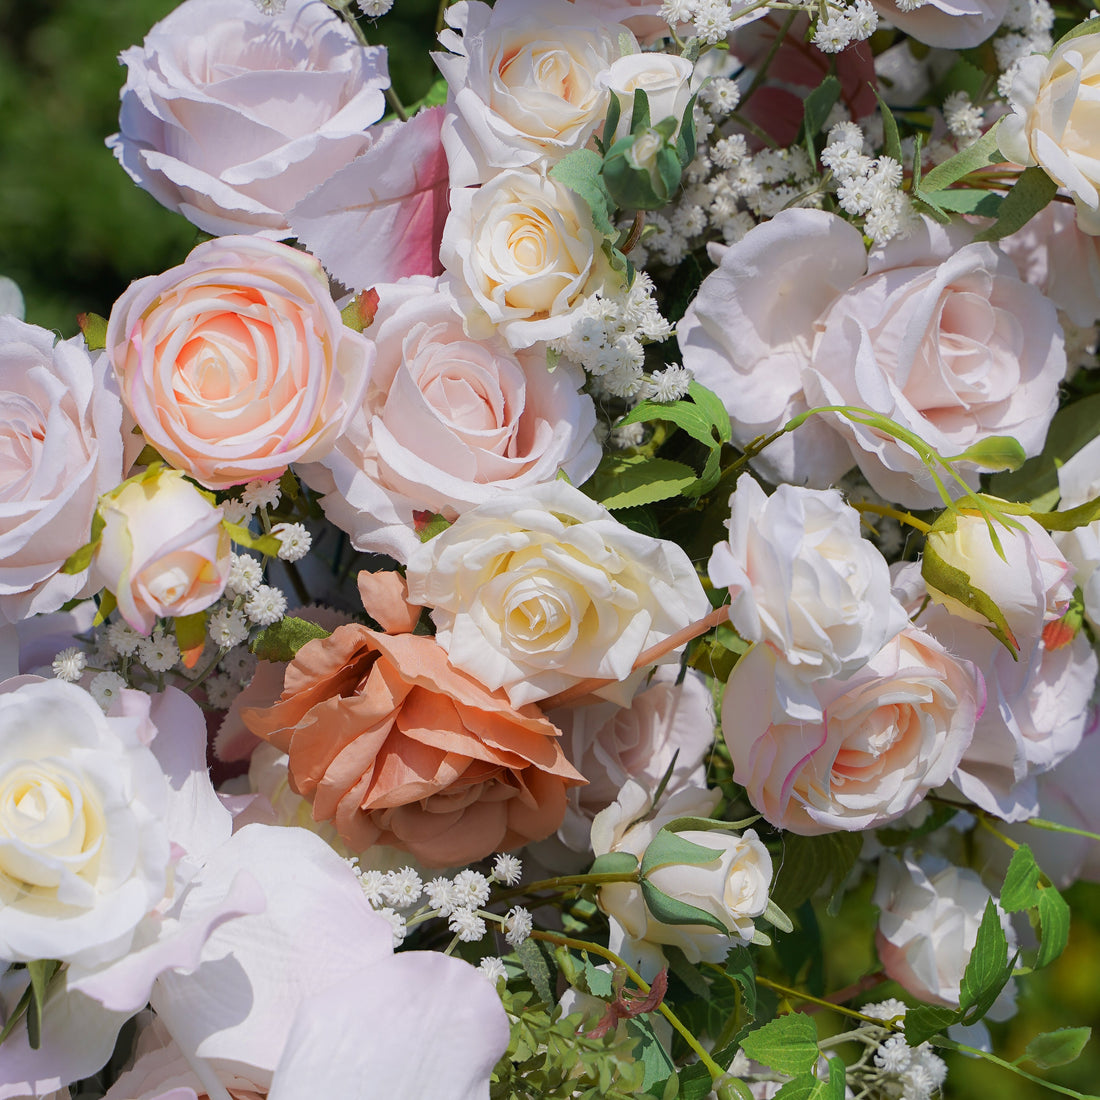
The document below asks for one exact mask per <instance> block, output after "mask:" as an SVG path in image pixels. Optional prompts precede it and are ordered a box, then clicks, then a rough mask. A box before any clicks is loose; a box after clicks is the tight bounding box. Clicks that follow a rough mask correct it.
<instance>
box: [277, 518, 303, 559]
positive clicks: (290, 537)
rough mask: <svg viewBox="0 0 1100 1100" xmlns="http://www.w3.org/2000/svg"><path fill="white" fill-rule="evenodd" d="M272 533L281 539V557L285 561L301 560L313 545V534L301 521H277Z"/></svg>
mask: <svg viewBox="0 0 1100 1100" xmlns="http://www.w3.org/2000/svg"><path fill="white" fill-rule="evenodd" d="M271 533H272V534H273V535H274V536H275V537H276V538H277V539H278V540H279V557H280V558H281V559H282V560H283V561H300V560H301V559H302V558H304V557H305V556H306V554H308V553H309V548H310V547H311V546H312V545H313V536H312V535H311V534H310V533H309V532H308V531H307V530H306V529H305V526H304V525H303V524H301V523H276V524H275V525H274V526H273V527H272V528H271Z"/></svg>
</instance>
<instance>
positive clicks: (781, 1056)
mask: <svg viewBox="0 0 1100 1100" xmlns="http://www.w3.org/2000/svg"><path fill="white" fill-rule="evenodd" d="M741 1049H742V1050H743V1051H744V1052H745V1053H746V1054H747V1055H748V1056H749V1057H750V1058H753V1059H755V1060H756V1061H757V1062H762V1063H763V1064H764V1065H766V1066H768V1067H769V1068H770V1069H773V1070H775V1071H776V1073H786V1074H788V1075H789V1076H791V1077H797V1076H799V1075H800V1074H803V1073H809V1072H810V1071H811V1070H812V1069H813V1067H814V1065H815V1064H816V1063H817V1059H818V1054H819V1053H820V1052H819V1051H818V1048H817V1025H816V1024H815V1023H814V1022H813V1020H811V1019H810V1017H809V1016H807V1015H806V1014H805V1013H803V1012H790V1013H788V1014H787V1015H786V1016H777V1017H776V1018H775V1019H774V1020H772V1021H771V1022H770V1023H766V1024H765V1025H764V1026H763V1027H759V1028H757V1029H756V1030H755V1031H750V1032H749V1034H748V1035H746V1036H745V1037H744V1038H743V1039H742V1040H741Z"/></svg>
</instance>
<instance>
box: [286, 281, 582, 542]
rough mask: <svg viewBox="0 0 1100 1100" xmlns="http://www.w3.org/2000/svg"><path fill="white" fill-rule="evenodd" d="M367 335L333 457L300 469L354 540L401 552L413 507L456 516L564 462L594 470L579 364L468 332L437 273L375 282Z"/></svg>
mask: <svg viewBox="0 0 1100 1100" xmlns="http://www.w3.org/2000/svg"><path fill="white" fill-rule="evenodd" d="M366 335H367V336H369V337H370V338H371V339H372V340H373V342H374V346H375V348H376V349H377V360H376V362H375V366H374V369H373V371H372V372H371V376H370V384H369V386H368V387H367V393H366V396H365V398H364V400H363V403H362V405H361V407H360V409H359V411H358V413H357V414H356V416H355V417H354V419H353V420H352V421H351V423H350V424H349V425H348V429H347V431H346V432H345V434H344V436H343V437H342V438H341V439H340V440H339V442H338V443H337V445H336V447H335V449H334V450H333V451H332V452H331V453H330V454H329V455H328V457H327V458H326V459H325V460H324V461H323V462H322V463H319V464H313V465H311V466H309V467H306V468H304V469H302V471H301V473H302V476H303V477H304V478H305V480H306V481H307V482H308V483H309V484H310V485H311V486H313V487H314V488H315V489H317V490H318V491H321V492H324V493H326V494H327V495H326V496H325V497H324V498H323V499H322V502H321V504H322V507H323V508H324V509H325V513H326V515H327V516H328V517H329V519H330V520H332V522H333V523H335V524H336V525H337V526H338V527H340V528H342V529H343V530H345V531H347V532H349V533H350V534H351V536H352V543H353V545H354V546H355V547H356V548H357V549H360V550H377V551H381V552H383V553H387V554H390V555H392V556H393V557H395V558H397V559H398V560H399V561H405V560H407V558H408V555H409V553H410V552H411V551H412V550H413V548H414V547H416V546H418V545H419V542H420V540H419V539H418V538H417V536H416V534H415V531H414V523H415V513H416V512H418V511H427V512H438V513H442V514H443V515H445V516H447V518H448V519H452V520H453V519H455V518H457V517H458V516H459V515H460V514H461V513H462V512H464V511H466V510H467V509H469V508H472V507H473V506H474V505H476V504H481V503H484V502H487V501H490V500H493V499H495V498H496V497H497V496H498V494H499V493H500V491H501V490H502V489H506V488H517V489H518V488H526V487H528V486H531V485H537V484H540V483H542V482H544V481H552V480H553V479H554V478H555V477H556V476H557V474H558V471H559V470H564V471H565V472H566V474H568V476H569V478H570V480H571V481H572V482H573V483H574V484H580V483H581V482H583V481H584V480H585V479H586V478H587V477H588V476H589V475H590V474H591V473H592V471H593V470H594V469H595V468H596V464H597V463H598V461H599V458H600V447H599V444H598V443H597V442H596V439H595V436H594V434H593V429H594V428H595V424H596V414H595V408H594V406H593V404H592V399H591V398H590V397H588V396H587V394H582V393H579V392H578V391H579V389H580V387H581V386H582V385H583V383H584V377H583V375H582V373H581V372H580V371H579V370H578V369H577V368H576V367H574V366H573V365H572V364H571V363H568V362H564V361H563V362H561V363H559V364H558V367H557V368H556V369H555V370H554V371H553V373H551V372H550V371H549V370H547V367H546V350H545V348H544V346H543V345H541V344H537V345H535V346H534V347H532V348H530V349H525V350H522V351H516V352H513V351H512V350H511V349H510V348H509V347H508V345H507V344H506V343H504V341H503V340H501V339H500V338H499V337H489V338H488V339H486V340H472V339H470V338H469V337H468V336H467V335H466V333H465V331H464V330H463V327H462V315H461V314H460V313H459V311H458V307H457V304H456V303H455V301H454V298H453V297H452V296H451V294H450V293H449V292H448V290H447V289H446V287H444V286H441V285H440V284H439V281H438V280H435V279H427V278H415V279H409V280H405V281H403V282H401V283H398V284H393V285H388V286H383V287H381V288H379V301H378V311H377V313H376V314H375V317H374V322H373V323H372V325H371V326H370V328H369V329H368V330H367V332H366Z"/></svg>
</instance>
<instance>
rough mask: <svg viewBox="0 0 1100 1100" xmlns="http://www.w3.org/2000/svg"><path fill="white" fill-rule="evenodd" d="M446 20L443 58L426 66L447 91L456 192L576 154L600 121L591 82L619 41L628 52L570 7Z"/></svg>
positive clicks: (545, 0)
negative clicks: (500, 174)
mask: <svg viewBox="0 0 1100 1100" xmlns="http://www.w3.org/2000/svg"><path fill="white" fill-rule="evenodd" d="M446 18H447V22H448V24H449V25H450V26H451V27H452V28H453V29H452V30H445V31H443V33H442V34H440V36H439V40H440V42H441V43H442V44H443V45H444V46H445V47H446V48H447V49H448V50H449V51H450V53H437V54H433V55H432V56H433V57H434V58H435V62H436V64H437V65H438V66H439V71H440V72H441V73H442V74H443V76H444V77H445V78H446V80H447V84H448V87H449V90H450V94H449V96H448V99H447V119H446V121H445V123H444V126H443V135H442V136H443V146H444V148H445V149H446V150H447V159H448V161H449V162H450V168H451V183H452V185H453V186H455V187H465V186H469V185H471V184H476V183H484V182H485V181H486V180H488V179H490V178H491V177H492V176H493V175H495V174H496V173H497V172H499V171H500V170H501V169H503V168H524V167H527V166H529V165H534V164H538V163H541V162H546V161H554V160H559V159H560V158H561V157H563V156H564V155H565V154H566V153H569V152H571V151H572V150H574V149H580V148H582V147H583V146H584V145H585V143H586V142H587V141H588V139H589V138H590V137H591V136H592V134H593V133H594V132H595V130H596V128H597V127H598V126H599V125H601V124H602V122H603V120H604V115H605V114H606V113H607V100H608V94H607V88H606V86H605V85H604V84H603V83H601V81H600V79H599V77H600V75H601V74H602V73H603V72H605V70H606V69H607V68H608V66H609V65H610V64H611V62H612V61H614V60H615V59H616V58H617V57H619V55H620V53H621V52H622V50H621V47H620V35H625V36H626V38H627V41H629V42H630V43H631V44H632V45H633V42H634V40H633V36H632V35H631V34H630V32H629V31H628V30H627V29H626V28H625V27H621V26H619V25H618V24H615V23H610V24H604V23H601V22H598V21H596V20H594V19H593V18H592V17H591V15H589V14H588V13H587V12H584V11H579V10H578V9H576V8H575V7H574V6H573V5H572V4H570V3H568V0H540V2H539V3H538V4H537V5H532V4H531V3H530V0H499V2H498V3H497V4H495V5H494V6H493V7H492V8H490V7H489V6H488V5H487V4H482V3H479V2H478V0H469V2H465V3H458V4H454V5H452V6H451V7H449V8H448V9H447V12H446Z"/></svg>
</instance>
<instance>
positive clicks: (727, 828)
mask: <svg viewBox="0 0 1100 1100" xmlns="http://www.w3.org/2000/svg"><path fill="white" fill-rule="evenodd" d="M762 816H763V815H762V814H752V815H751V816H750V817H742V818H740V819H739V820H738V821H719V820H718V819H717V818H714V817H691V816H685V817H674V818H673V819H672V820H671V821H666V822H665V824H664V825H663V826H662V828H663V829H667V830H668V831H669V832H670V833H682V832H684V830H685V829H694V830H697V831H699V832H710V831H713V830H718V829H721V830H723V831H724V832H727V833H729V832H737V831H739V830H740V829H747V828H748V827H749V826H750V825H755V824H756V822H758V821H759V820H760V818H761V817H762Z"/></svg>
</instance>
